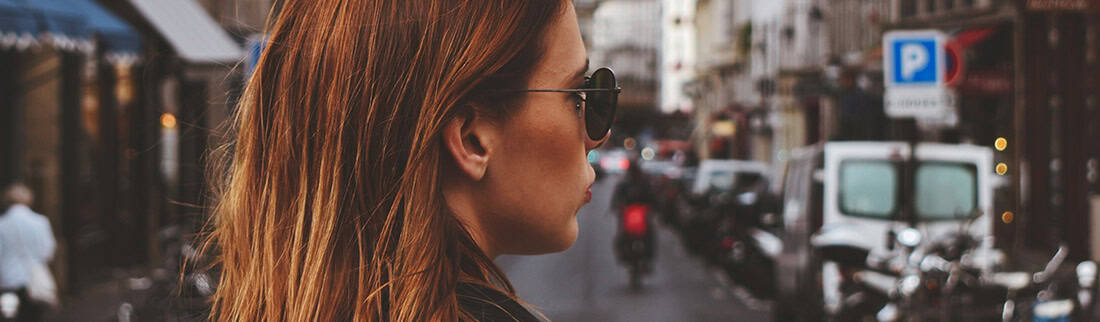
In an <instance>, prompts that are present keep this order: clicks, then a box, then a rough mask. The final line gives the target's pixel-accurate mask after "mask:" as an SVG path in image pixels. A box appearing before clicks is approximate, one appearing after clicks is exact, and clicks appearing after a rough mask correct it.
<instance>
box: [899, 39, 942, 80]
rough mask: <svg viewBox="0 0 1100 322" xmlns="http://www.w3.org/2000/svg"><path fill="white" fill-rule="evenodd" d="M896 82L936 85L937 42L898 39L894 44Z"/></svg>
mask: <svg viewBox="0 0 1100 322" xmlns="http://www.w3.org/2000/svg"><path fill="white" fill-rule="evenodd" d="M890 50H892V51H893V52H894V82H895V83H898V84H905V83H910V84H917V83H935V82H936V81H937V79H936V77H937V76H938V75H936V66H937V65H936V64H937V63H939V62H937V61H936V41H934V40H928V39H898V41H897V42H894V44H893V48H891V49H890Z"/></svg>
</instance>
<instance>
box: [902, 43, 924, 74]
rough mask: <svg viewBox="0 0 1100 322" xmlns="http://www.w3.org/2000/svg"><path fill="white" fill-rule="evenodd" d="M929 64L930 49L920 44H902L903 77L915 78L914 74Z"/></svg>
mask: <svg viewBox="0 0 1100 322" xmlns="http://www.w3.org/2000/svg"><path fill="white" fill-rule="evenodd" d="M927 65H928V51H926V50H925V48H924V46H921V45H920V44H912V43H910V44H904V45H901V78H902V79H913V75H914V74H916V73H917V72H918V71H920V70H922V69H924V67H925V66H927Z"/></svg>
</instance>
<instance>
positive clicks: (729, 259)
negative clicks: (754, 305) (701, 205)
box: [718, 192, 783, 298]
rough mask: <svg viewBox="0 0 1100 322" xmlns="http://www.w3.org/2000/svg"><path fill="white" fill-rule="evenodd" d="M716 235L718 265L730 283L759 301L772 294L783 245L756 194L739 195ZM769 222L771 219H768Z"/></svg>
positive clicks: (763, 203)
mask: <svg viewBox="0 0 1100 322" xmlns="http://www.w3.org/2000/svg"><path fill="white" fill-rule="evenodd" d="M735 199H736V200H735V201H734V202H733V205H732V206H733V207H732V208H730V210H732V212H733V213H732V214H729V215H727V220H726V221H725V222H724V223H722V226H721V228H719V231H720V232H721V236H722V239H721V241H720V246H719V247H720V250H721V251H722V255H721V257H720V258H719V259H718V261H719V263H720V265H721V266H722V267H723V268H724V269H725V271H726V273H727V274H728V275H729V277H730V279H732V280H733V281H734V283H736V284H738V285H742V286H745V287H746V288H747V289H748V290H749V292H750V293H752V294H753V295H754V296H756V297H760V298H772V297H773V295H774V293H775V261H776V257H778V256H779V254H780V253H781V252H782V249H783V242H782V240H780V239H779V237H777V236H776V234H775V233H774V232H773V231H774V230H775V229H776V227H775V226H776V225H775V223H774V219H773V218H774V217H775V216H774V214H772V213H769V212H767V211H769V210H770V209H769V208H767V205H766V203H767V201H764V200H761V199H762V198H761V197H760V196H759V195H758V194H757V193H756V192H744V193H741V194H739V195H738V196H737V197H736V198H735ZM769 218H772V219H769Z"/></svg>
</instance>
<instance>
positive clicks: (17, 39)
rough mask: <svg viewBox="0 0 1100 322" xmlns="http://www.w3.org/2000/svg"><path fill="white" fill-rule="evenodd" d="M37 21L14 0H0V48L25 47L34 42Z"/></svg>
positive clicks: (36, 32)
mask: <svg viewBox="0 0 1100 322" xmlns="http://www.w3.org/2000/svg"><path fill="white" fill-rule="evenodd" d="M37 35H38V23H37V22H35V19H34V18H33V17H32V13H31V12H30V11H29V10H27V9H26V8H24V7H23V5H22V4H20V3H17V2H16V1H15V0H0V48H16V49H26V48H27V47H30V46H31V45H32V44H34V43H35V42H36V40H35V37H36V36H37Z"/></svg>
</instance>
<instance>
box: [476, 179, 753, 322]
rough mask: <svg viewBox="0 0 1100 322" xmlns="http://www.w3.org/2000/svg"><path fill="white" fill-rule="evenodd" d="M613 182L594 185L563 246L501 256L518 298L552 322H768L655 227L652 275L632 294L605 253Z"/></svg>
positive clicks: (611, 228) (611, 229)
mask: <svg viewBox="0 0 1100 322" xmlns="http://www.w3.org/2000/svg"><path fill="white" fill-rule="evenodd" d="M617 182H618V178H615V177H608V178H604V179H603V180H601V181H600V182H598V183H596V185H595V186H594V187H593V190H592V193H593V199H592V202H591V203H590V204H588V205H587V206H585V208H583V209H581V212H580V214H578V220H579V221H580V235H579V236H578V238H577V242H576V243H575V244H574V245H573V247H571V248H570V249H568V250H566V251H565V252H562V253H557V254H550V255H539V256H502V257H500V258H499V259H497V264H498V265H499V266H500V267H501V268H503V269H504V271H505V272H506V273H507V274H508V277H509V279H510V280H511V281H512V284H513V285H514V286H515V288H516V292H517V293H518V295H519V297H520V298H521V299H523V300H524V301H526V302H528V303H529V304H531V305H533V306H534V307H535V308H537V309H538V310H540V311H541V312H542V313H543V314H545V315H546V316H547V317H549V318H550V319H551V320H553V321H769V320H770V316H771V315H770V311H769V308H768V307H769V305H768V304H767V303H765V302H756V301H753V300H751V299H748V298H746V297H745V296H742V295H739V294H742V293H743V292H742V291H738V290H737V289H736V288H733V287H730V286H729V284H728V282H726V281H725V279H724V276H723V274H721V273H719V272H718V271H715V270H712V269H708V268H707V267H705V265H704V264H703V262H702V261H700V260H698V259H696V258H692V257H691V256H689V255H688V254H687V253H686V252H685V251H684V249H683V247H682V246H681V245H680V241H679V240H678V237H677V236H676V235H675V234H674V233H673V232H672V231H670V230H669V229H667V228H666V227H664V226H661V227H660V230H659V234H658V238H657V240H658V241H657V243H658V250H657V258H656V263H654V269H653V273H652V274H650V275H649V276H647V277H646V278H645V280H644V282H643V285H644V286H643V288H642V290H640V291H634V290H631V288H630V286H629V279H628V274H627V271H626V268H625V266H621V265H619V264H618V263H617V262H616V261H615V257H614V254H613V253H612V249H611V242H612V238H613V237H614V235H615V231H616V219H617V218H616V217H615V216H614V215H612V214H611V213H610V212H609V209H608V205H609V203H610V199H611V192H612V190H613V189H614V184H615V183H617Z"/></svg>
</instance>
